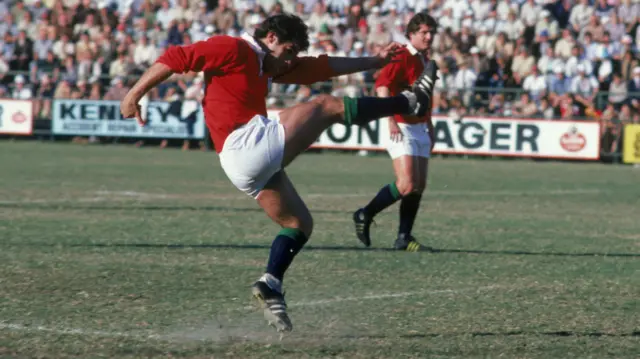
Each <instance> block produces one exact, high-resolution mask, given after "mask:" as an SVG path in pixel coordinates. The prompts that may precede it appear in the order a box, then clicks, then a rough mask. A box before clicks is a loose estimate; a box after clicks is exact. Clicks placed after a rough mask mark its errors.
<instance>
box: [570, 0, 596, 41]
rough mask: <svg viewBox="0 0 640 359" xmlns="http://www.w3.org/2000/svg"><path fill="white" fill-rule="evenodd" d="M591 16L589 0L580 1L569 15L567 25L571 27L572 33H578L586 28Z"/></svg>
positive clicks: (591, 10)
mask: <svg viewBox="0 0 640 359" xmlns="http://www.w3.org/2000/svg"><path fill="white" fill-rule="evenodd" d="M591 15H593V7H591V6H590V5H589V0H580V4H578V5H576V6H574V7H573V9H571V15H569V24H571V26H572V27H573V31H575V32H578V33H579V32H580V30H582V29H583V28H584V27H585V26H587V25H588V24H589V19H590V18H591Z"/></svg>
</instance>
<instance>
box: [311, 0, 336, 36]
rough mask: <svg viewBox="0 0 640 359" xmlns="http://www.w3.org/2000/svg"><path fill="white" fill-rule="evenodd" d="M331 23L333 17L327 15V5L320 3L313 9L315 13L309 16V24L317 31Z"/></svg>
mask: <svg viewBox="0 0 640 359" xmlns="http://www.w3.org/2000/svg"><path fill="white" fill-rule="evenodd" d="M330 21H331V16H329V14H328V13H327V9H326V7H325V5H323V4H322V3H321V2H318V3H316V4H315V5H314V7H313V13H311V16H309V20H307V24H308V25H309V27H311V28H312V29H313V30H315V31H319V30H320V28H321V27H322V25H323V24H328V23H329V22H330Z"/></svg>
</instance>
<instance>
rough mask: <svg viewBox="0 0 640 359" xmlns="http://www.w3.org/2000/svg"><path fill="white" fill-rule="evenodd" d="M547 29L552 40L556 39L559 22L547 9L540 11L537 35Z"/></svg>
mask: <svg viewBox="0 0 640 359" xmlns="http://www.w3.org/2000/svg"><path fill="white" fill-rule="evenodd" d="M545 30H546V31H547V34H548V36H549V39H550V40H552V41H555V39H557V38H558V22H557V21H556V20H555V19H554V18H552V17H551V13H550V12H549V10H546V9H545V10H542V11H541V12H540V19H539V20H538V22H537V23H536V36H540V34H541V33H542V32H543V31H545Z"/></svg>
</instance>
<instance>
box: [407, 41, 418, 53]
mask: <svg viewBox="0 0 640 359" xmlns="http://www.w3.org/2000/svg"><path fill="white" fill-rule="evenodd" d="M407 50H409V53H410V54H411V55H417V54H418V50H416V48H415V47H413V45H411V43H410V42H408V43H407Z"/></svg>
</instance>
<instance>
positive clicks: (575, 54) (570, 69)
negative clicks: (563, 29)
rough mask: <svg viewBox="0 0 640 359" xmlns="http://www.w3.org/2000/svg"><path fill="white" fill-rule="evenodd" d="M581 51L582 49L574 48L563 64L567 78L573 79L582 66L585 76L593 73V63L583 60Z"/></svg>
mask: <svg viewBox="0 0 640 359" xmlns="http://www.w3.org/2000/svg"><path fill="white" fill-rule="evenodd" d="M581 51H582V48H581V47H580V46H574V47H573V50H572V51H571V57H570V58H569V59H568V60H567V61H566V62H565V66H564V74H565V75H566V76H567V77H568V78H573V77H574V76H576V75H577V74H578V66H579V65H582V67H583V68H584V71H585V74H586V75H591V74H592V73H593V63H592V62H591V61H589V60H588V59H586V58H584V55H583V54H582V53H581Z"/></svg>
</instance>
